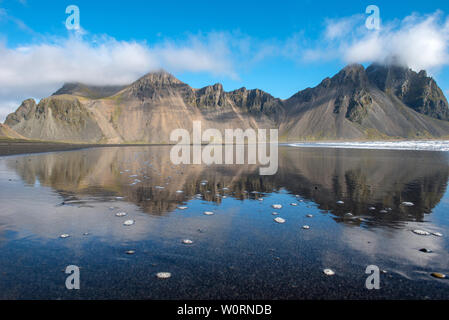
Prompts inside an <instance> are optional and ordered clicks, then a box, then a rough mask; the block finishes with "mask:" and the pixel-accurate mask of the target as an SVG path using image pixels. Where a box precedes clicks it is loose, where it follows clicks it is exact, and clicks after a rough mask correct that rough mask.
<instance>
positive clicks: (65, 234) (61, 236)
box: [59, 233, 70, 239]
mask: <svg viewBox="0 0 449 320" xmlns="http://www.w3.org/2000/svg"><path fill="white" fill-rule="evenodd" d="M59 237H60V238H63V239H64V238H68V237H70V235H68V234H67V233H64V234H61V235H60V236H59Z"/></svg>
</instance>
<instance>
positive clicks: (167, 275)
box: [156, 272, 171, 279]
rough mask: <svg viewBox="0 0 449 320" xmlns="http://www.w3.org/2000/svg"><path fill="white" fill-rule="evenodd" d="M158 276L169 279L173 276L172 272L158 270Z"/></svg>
mask: <svg viewBox="0 0 449 320" xmlns="http://www.w3.org/2000/svg"><path fill="white" fill-rule="evenodd" d="M156 277H158V278H159V279H168V278H170V277H171V273H170V272H158V273H156Z"/></svg>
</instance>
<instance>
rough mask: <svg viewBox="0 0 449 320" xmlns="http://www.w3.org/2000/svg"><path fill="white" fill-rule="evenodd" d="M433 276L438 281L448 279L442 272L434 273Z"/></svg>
mask: <svg viewBox="0 0 449 320" xmlns="http://www.w3.org/2000/svg"><path fill="white" fill-rule="evenodd" d="M431 276H432V277H434V278H438V279H446V275H445V274H444V273H440V272H432V273H431Z"/></svg>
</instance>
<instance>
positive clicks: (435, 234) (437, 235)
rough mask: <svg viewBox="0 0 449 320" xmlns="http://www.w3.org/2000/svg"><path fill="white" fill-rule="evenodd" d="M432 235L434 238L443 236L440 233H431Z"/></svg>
mask: <svg viewBox="0 0 449 320" xmlns="http://www.w3.org/2000/svg"><path fill="white" fill-rule="evenodd" d="M432 234H433V235H434V236H436V237H442V236H443V234H442V233H440V232H432Z"/></svg>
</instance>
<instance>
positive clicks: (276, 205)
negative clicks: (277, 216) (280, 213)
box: [271, 204, 282, 209]
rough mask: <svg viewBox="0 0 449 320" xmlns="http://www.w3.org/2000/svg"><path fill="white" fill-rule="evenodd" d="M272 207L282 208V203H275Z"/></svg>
mask: <svg viewBox="0 0 449 320" xmlns="http://www.w3.org/2000/svg"><path fill="white" fill-rule="evenodd" d="M271 207H272V208H273V209H282V204H273V205H272V206H271Z"/></svg>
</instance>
